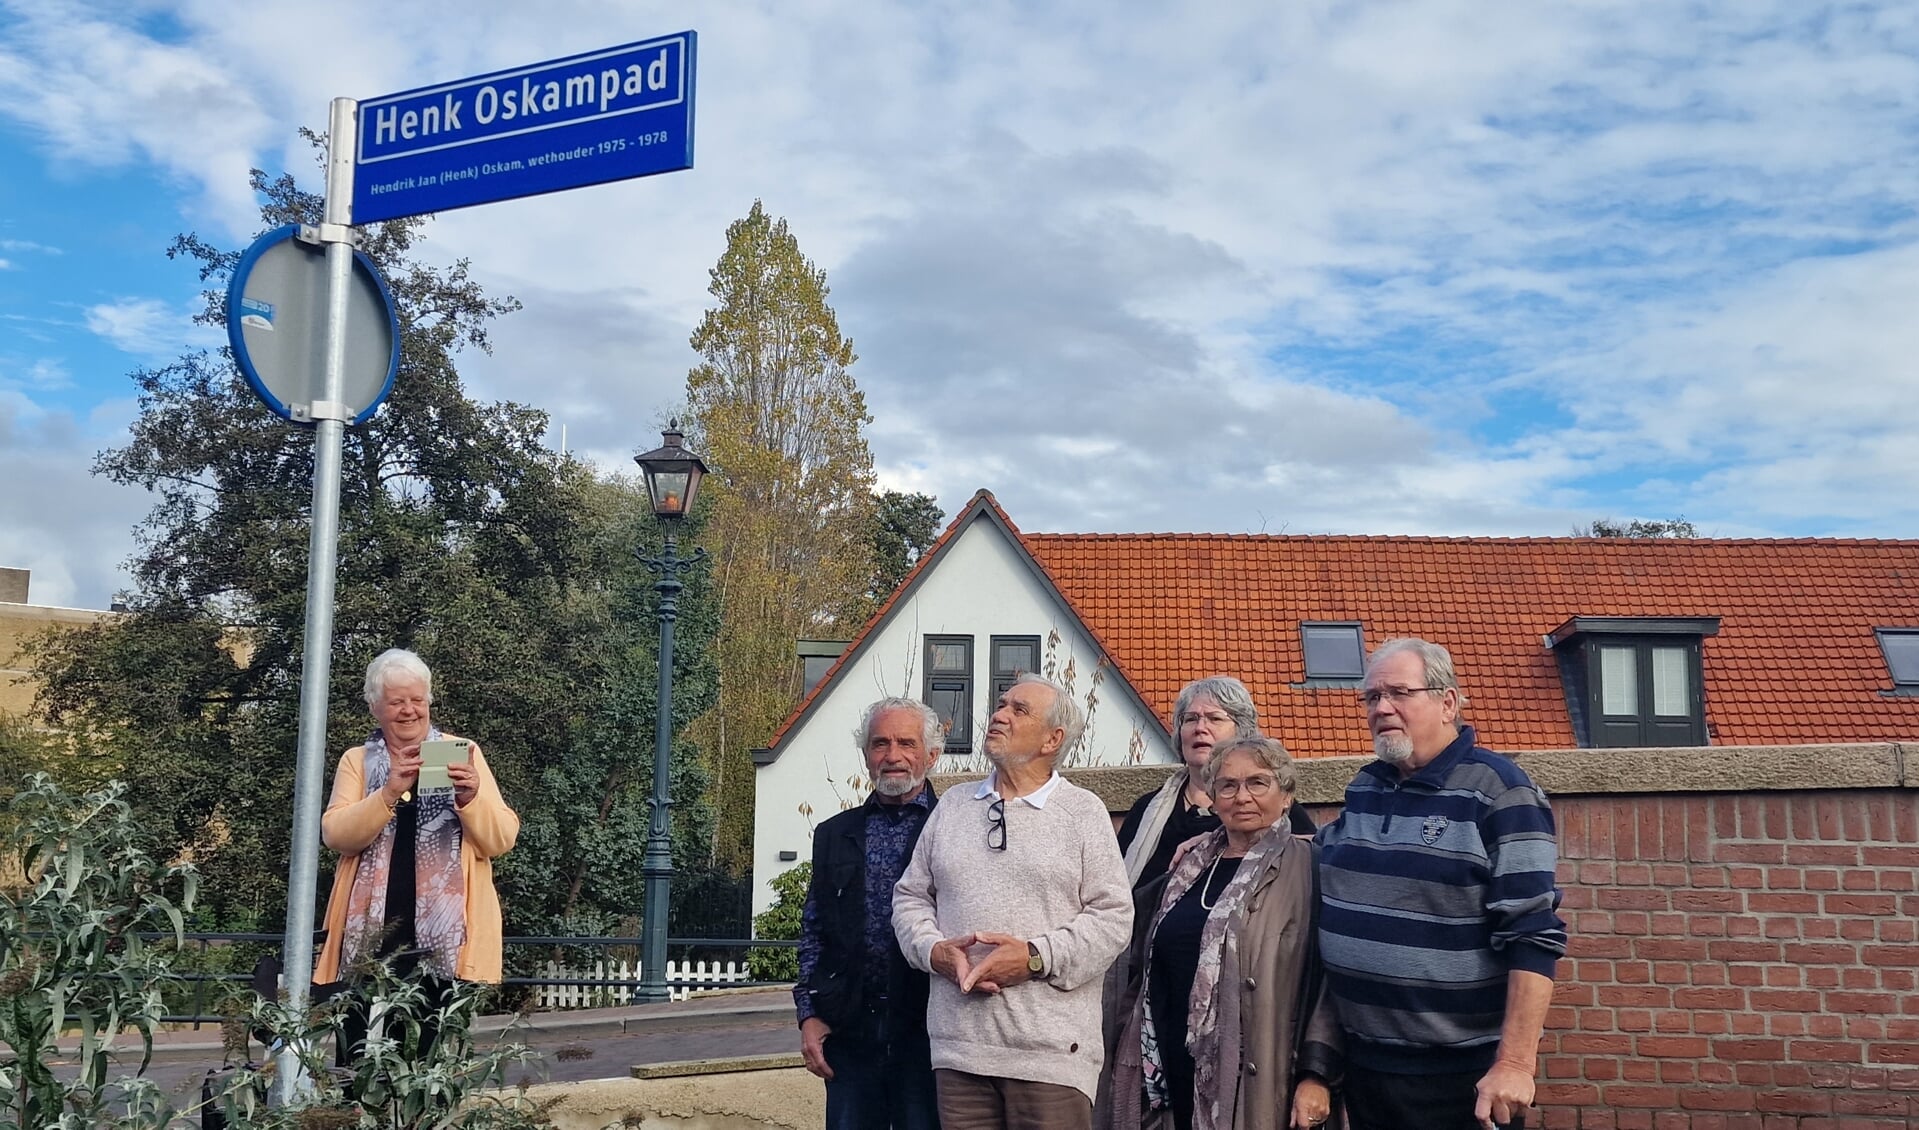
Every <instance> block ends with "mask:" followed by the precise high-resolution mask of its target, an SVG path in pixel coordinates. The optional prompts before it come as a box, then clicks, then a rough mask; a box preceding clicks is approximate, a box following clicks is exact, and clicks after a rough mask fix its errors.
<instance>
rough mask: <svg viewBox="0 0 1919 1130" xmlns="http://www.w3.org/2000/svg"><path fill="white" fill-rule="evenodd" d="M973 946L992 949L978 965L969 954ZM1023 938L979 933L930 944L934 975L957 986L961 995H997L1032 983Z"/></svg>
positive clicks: (1031, 972)
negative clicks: (1008, 989) (1011, 988)
mask: <svg viewBox="0 0 1919 1130" xmlns="http://www.w3.org/2000/svg"><path fill="white" fill-rule="evenodd" d="M974 946H992V947H993V948H992V950H991V952H989V953H987V954H986V955H985V956H983V957H981V958H979V959H978V960H977V961H976V960H974V959H973V957H972V956H971V955H970V954H969V953H968V951H969V950H970V949H972V948H973V947H974ZM1028 956H1029V955H1028V951H1027V949H1026V939H1025V938H1015V937H1013V936H1012V935H1011V934H995V933H992V932H991V931H985V930H982V931H980V932H979V933H977V934H961V935H960V936H959V937H957V938H946V939H943V940H941V941H938V942H935V943H933V952H932V955H931V962H932V966H933V972H935V973H937V974H939V975H940V976H942V977H944V978H946V979H947V980H949V981H951V982H953V984H955V985H958V986H959V990H960V992H962V993H971V992H982V993H997V992H999V991H1000V990H1002V989H1007V988H1010V987H1012V986H1014V985H1018V984H1021V983H1022V982H1026V981H1031V980H1032V979H1033V971H1032V970H1031V969H1029V968H1027V966H1026V959H1027V957H1028Z"/></svg>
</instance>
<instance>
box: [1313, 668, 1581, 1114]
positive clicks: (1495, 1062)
mask: <svg viewBox="0 0 1919 1130" xmlns="http://www.w3.org/2000/svg"><path fill="white" fill-rule="evenodd" d="M1361 698H1362V699H1363V700H1364V702H1365V705H1366V718H1367V724H1368V726H1369V727H1370V728H1371V730H1372V734H1373V751H1374V753H1375V754H1376V755H1377V757H1378V759H1379V760H1377V761H1375V762H1373V763H1372V764H1370V765H1367V766H1366V767H1365V768H1364V769H1362V770H1360V772H1359V775H1358V776H1357V777H1355V778H1354V779H1353V782H1352V784H1350V785H1348V786H1347V788H1346V806H1345V810H1344V811H1343V812H1342V813H1341V814H1340V817H1339V819H1338V820H1336V821H1334V822H1333V823H1332V824H1331V825H1329V826H1327V827H1326V828H1324V829H1322V830H1321V831H1320V833H1319V843H1320V885H1321V891H1322V899H1323V903H1322V906H1321V912H1320V919H1319V945H1320V954H1321V957H1322V958H1323V960H1324V961H1325V965H1326V975H1327V980H1326V983H1327V987H1328V989H1329V990H1330V991H1331V992H1332V994H1333V997H1334V999H1335V1001H1336V1002H1337V1003H1338V1006H1339V1015H1340V1023H1341V1025H1342V1026H1343V1027H1344V1028H1345V1030H1346V1057H1347V1073H1346V1087H1345V1091H1346V1102H1347V1115H1348V1118H1349V1120H1350V1123H1351V1125H1352V1127H1353V1130H1398V1128H1400V1127H1411V1126H1418V1127H1430V1128H1433V1130H1474V1128H1475V1127H1483V1128H1485V1130H1493V1128H1494V1127H1498V1126H1516V1125H1523V1120H1524V1117H1525V1115H1524V1111H1525V1108H1526V1107H1527V1106H1529V1105H1531V1103H1532V1099H1533V1075H1534V1073H1535V1070H1536V1068H1537V1066H1538V1050H1539V1037H1540V1032H1541V1030H1542V1029H1543V1028H1544V1026H1545V1019H1546V1008H1547V1005H1548V1004H1549V1003H1550V1002H1551V1000H1552V991H1553V980H1552V979H1553V969H1554V966H1555V964H1556V963H1557V961H1558V960H1559V957H1560V955H1561V954H1563V953H1565V952H1566V924H1565V923H1564V922H1563V921H1561V920H1560V918H1559V915H1558V914H1557V913H1556V911H1557V909H1558V906H1559V890H1558V888H1557V886H1555V883H1554V875H1553V872H1554V868H1555V865H1556V863H1557V861H1558V848H1557V845H1556V844H1555V842H1554V838H1553V816H1552V808H1551V807H1550V806H1549V805H1548V804H1547V803H1546V795H1545V794H1544V793H1542V792H1541V791H1540V790H1539V787H1538V786H1537V785H1535V784H1533V783H1532V780H1531V779H1530V778H1528V777H1527V776H1526V774H1525V772H1524V771H1523V770H1521V769H1520V768H1519V766H1518V765H1516V764H1514V763H1513V762H1512V761H1510V760H1509V759H1507V758H1505V757H1502V756H1500V755H1499V754H1496V753H1493V752H1492V751H1490V750H1485V749H1481V748H1479V746H1478V745H1477V744H1476V742H1475V738H1474V734H1473V729H1472V727H1471V726H1465V725H1462V724H1461V723H1460V720H1459V715H1460V711H1461V709H1462V708H1463V707H1464V706H1465V702H1466V699H1465V696H1464V695H1463V694H1461V693H1460V690H1459V682H1458V679H1457V678H1456V677H1455V676H1454V674H1453V662H1452V656H1451V655H1450V654H1448V653H1447V651H1446V649H1445V648H1443V647H1440V646H1439V645H1437V644H1433V643H1428V642H1427V641H1425V640H1417V639H1397V640H1389V641H1387V642H1386V643H1384V644H1381V645H1380V646H1379V648H1378V650H1376V651H1375V652H1374V653H1373V655H1372V659H1371V660H1370V662H1368V663H1367V666H1366V680H1365V690H1364V692H1363V693H1362V695H1361Z"/></svg>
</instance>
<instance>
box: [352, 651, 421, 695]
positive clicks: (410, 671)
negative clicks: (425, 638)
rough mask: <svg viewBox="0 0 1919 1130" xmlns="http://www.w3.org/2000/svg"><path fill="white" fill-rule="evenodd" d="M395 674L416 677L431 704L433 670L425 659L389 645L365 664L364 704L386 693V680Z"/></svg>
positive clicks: (410, 677)
mask: <svg viewBox="0 0 1919 1130" xmlns="http://www.w3.org/2000/svg"><path fill="white" fill-rule="evenodd" d="M395 675H399V676H403V677H405V678H409V679H418V680H419V681H420V684H421V685H422V686H424V687H426V701H427V705H429V706H431V705H432V704H433V671H432V669H431V668H429V667H428V666H427V665H426V661H425V660H423V659H421V658H420V657H419V656H417V655H415V654H413V653H412V652H410V651H408V650H407V649H405V648H403V647H389V648H387V649H386V650H385V651H383V652H381V653H380V654H378V655H376V656H374V657H373V662H371V663H369V664H367V665H366V704H367V705H368V706H372V705H373V704H374V703H376V702H378V701H380V698H381V697H382V696H383V695H385V694H386V682H387V680H388V679H391V678H392V677H394V676H395Z"/></svg>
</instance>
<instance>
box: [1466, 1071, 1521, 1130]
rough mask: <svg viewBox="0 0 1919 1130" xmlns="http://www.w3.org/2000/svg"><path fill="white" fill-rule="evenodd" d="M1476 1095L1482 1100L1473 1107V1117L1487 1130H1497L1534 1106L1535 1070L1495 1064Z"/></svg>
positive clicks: (1482, 1081) (1480, 1083)
mask: <svg viewBox="0 0 1919 1130" xmlns="http://www.w3.org/2000/svg"><path fill="white" fill-rule="evenodd" d="M1473 1091H1474V1092H1475V1093H1476V1094H1477V1095H1478V1096H1479V1101H1478V1102H1476V1103H1474V1104H1473V1117H1474V1118H1477V1119H1479V1124H1480V1126H1482V1127H1484V1128H1485V1130H1496V1128H1497V1127H1499V1126H1504V1125H1506V1124H1507V1123H1510V1122H1511V1121H1512V1120H1513V1117H1514V1116H1515V1115H1517V1114H1519V1113H1520V1112H1521V1111H1523V1110H1525V1109H1526V1108H1527V1107H1529V1106H1531V1105H1533V1073H1532V1069H1531V1068H1527V1067H1521V1066H1519V1065H1518V1064H1515V1063H1509V1062H1507V1061H1506V1060H1503V1059H1501V1060H1496V1061H1494V1063H1493V1066H1492V1069H1491V1070H1489V1071H1487V1072H1486V1075H1485V1077H1484V1078H1482V1079H1480V1081H1479V1085H1478V1086H1476V1087H1474V1088H1473Z"/></svg>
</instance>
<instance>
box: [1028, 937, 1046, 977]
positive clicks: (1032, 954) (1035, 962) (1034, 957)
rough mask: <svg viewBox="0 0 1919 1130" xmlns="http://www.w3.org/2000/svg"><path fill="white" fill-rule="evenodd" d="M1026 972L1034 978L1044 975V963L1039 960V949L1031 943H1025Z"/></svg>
mask: <svg viewBox="0 0 1919 1130" xmlns="http://www.w3.org/2000/svg"><path fill="white" fill-rule="evenodd" d="M1026 971H1027V972H1028V973H1031V974H1032V975H1033V976H1035V977H1044V976H1045V975H1046V963H1045V962H1043V961H1041V960H1040V959H1039V947H1038V946H1036V945H1034V944H1033V943H1032V942H1027V943H1026Z"/></svg>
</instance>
